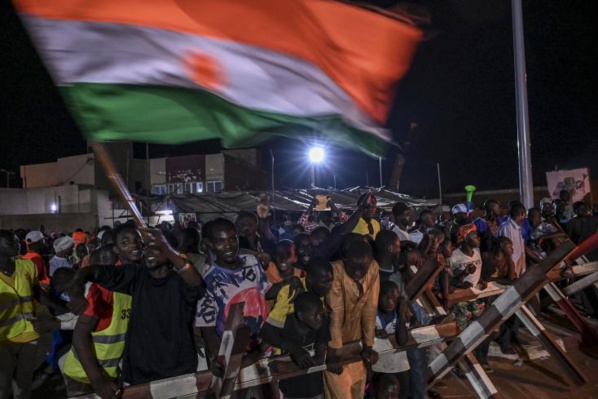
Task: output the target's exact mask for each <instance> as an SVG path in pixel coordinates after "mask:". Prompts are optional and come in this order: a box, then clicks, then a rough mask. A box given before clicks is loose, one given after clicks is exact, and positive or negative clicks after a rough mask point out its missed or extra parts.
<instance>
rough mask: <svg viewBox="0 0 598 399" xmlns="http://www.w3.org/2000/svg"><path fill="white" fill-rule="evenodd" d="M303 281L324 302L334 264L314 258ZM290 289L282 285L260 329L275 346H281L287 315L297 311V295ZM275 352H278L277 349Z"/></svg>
mask: <svg viewBox="0 0 598 399" xmlns="http://www.w3.org/2000/svg"><path fill="white" fill-rule="evenodd" d="M301 281H302V283H303V289H305V290H306V291H307V292H313V293H314V294H315V295H317V296H318V298H320V299H321V301H322V303H323V302H324V297H325V296H326V295H327V294H328V292H329V291H330V287H331V286H332V266H331V265H330V263H329V262H326V261H324V260H321V259H312V260H311V261H310V262H309V265H308V267H307V276H306V277H305V278H302V279H301ZM290 290H291V286H290V285H287V286H284V287H282V289H281V290H280V292H279V293H278V296H277V297H276V302H275V304H274V307H273V308H272V310H271V311H270V313H269V314H268V318H267V319H266V322H265V323H264V325H263V326H262V329H261V331H260V336H261V337H262V338H263V339H264V340H265V341H266V342H269V343H270V344H272V345H273V346H274V347H275V348H279V347H280V346H279V345H278V343H279V342H280V341H281V340H282V339H284V332H283V327H284V325H285V322H286V319H287V317H288V316H289V315H291V314H293V313H294V312H295V305H294V302H295V297H296V295H295V294H291V293H290ZM274 353H278V352H277V351H276V350H275V351H274Z"/></svg>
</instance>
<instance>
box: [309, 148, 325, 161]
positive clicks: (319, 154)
mask: <svg viewBox="0 0 598 399" xmlns="http://www.w3.org/2000/svg"><path fill="white" fill-rule="evenodd" d="M307 155H308V157H309V162H311V163H314V164H315V163H322V162H323V161H324V158H325V157H326V152H325V151H324V148H322V147H312V148H310V150H309V153H308V154H307Z"/></svg>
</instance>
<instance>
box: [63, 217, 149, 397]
mask: <svg viewBox="0 0 598 399" xmlns="http://www.w3.org/2000/svg"><path fill="white" fill-rule="evenodd" d="M112 233H113V237H114V242H115V245H106V246H102V247H101V248H100V249H98V250H96V251H94V252H92V254H91V257H90V263H91V264H92V265H102V266H114V265H115V264H116V263H117V260H118V264H123V265H129V264H137V263H139V261H140V259H141V252H142V251H141V250H142V247H143V240H142V237H141V233H140V231H139V230H138V229H137V227H136V226H135V225H132V224H128V223H125V224H121V225H119V226H117V227H116V228H115V229H114V230H113V232H112ZM110 254H111V255H113V258H112V259H110V257H106V255H110ZM117 257H118V259H116V258H117ZM104 259H106V260H104ZM87 302H88V307H87V309H86V310H85V312H84V313H83V314H81V315H80V316H79V320H78V321H77V325H76V326H75V330H74V332H73V347H72V348H71V350H70V351H69V353H68V354H67V355H66V359H65V362H64V368H63V370H62V372H63V375H64V380H65V384H66V389H67V394H68V395H69V396H79V395H85V394H89V393H93V392H95V393H97V394H98V395H99V396H100V397H101V398H109V397H112V396H113V395H114V393H115V392H116V391H118V386H117V384H116V382H115V380H116V379H117V377H118V365H119V361H120V359H121V357H122V354H123V351H124V348H125V334H126V332H127V328H128V325H129V318H130V315H131V302H132V298H131V296H130V295H126V294H122V293H119V292H113V291H109V290H107V289H105V288H103V287H101V286H99V285H98V284H93V285H92V286H91V287H90V288H89V291H88V293H87Z"/></svg>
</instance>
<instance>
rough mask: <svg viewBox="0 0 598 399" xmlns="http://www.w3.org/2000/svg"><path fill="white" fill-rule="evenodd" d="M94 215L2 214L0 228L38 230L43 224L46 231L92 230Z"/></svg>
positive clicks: (93, 228) (94, 223)
mask: <svg viewBox="0 0 598 399" xmlns="http://www.w3.org/2000/svg"><path fill="white" fill-rule="evenodd" d="M96 220H97V218H96V217H95V215H92V214H89V213H61V214H44V215H2V216H0V229H7V230H10V229H21V228H24V229H32V230H38V229H39V228H40V226H41V225H43V226H44V227H45V229H46V231H59V232H65V233H66V232H73V231H75V229H77V228H82V229H83V230H85V231H90V232H91V231H94V230H95V228H96V225H97V223H96Z"/></svg>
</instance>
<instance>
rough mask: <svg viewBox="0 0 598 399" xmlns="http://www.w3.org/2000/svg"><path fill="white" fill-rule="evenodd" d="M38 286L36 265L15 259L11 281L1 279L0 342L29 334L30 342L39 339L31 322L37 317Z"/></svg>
mask: <svg viewBox="0 0 598 399" xmlns="http://www.w3.org/2000/svg"><path fill="white" fill-rule="evenodd" d="M36 284H37V281H36V268H35V264H34V263H33V262H32V261H30V260H28V259H20V258H17V259H15V271H14V273H13V276H12V277H11V278H10V280H9V279H8V278H0V298H1V300H2V302H0V342H2V341H11V340H12V339H13V338H16V337H18V336H23V334H28V336H27V340H28V341H29V340H35V339H37V338H39V334H37V333H36V332H35V330H34V329H33V325H32V324H31V322H29V319H32V318H33V317H34V316H35V307H34V304H33V286H34V285H36ZM17 342H18V341H17Z"/></svg>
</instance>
